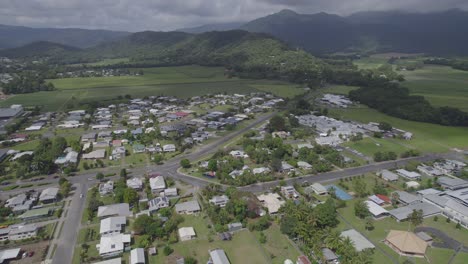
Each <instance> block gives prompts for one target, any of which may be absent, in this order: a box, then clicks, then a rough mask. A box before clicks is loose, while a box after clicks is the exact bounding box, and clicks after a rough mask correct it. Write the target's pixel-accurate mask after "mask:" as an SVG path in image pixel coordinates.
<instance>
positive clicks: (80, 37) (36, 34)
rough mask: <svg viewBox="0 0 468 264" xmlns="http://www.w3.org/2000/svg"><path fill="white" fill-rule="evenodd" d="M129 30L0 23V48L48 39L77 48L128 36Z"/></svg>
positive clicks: (14, 46)
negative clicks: (31, 26) (35, 26)
mask: <svg viewBox="0 0 468 264" xmlns="http://www.w3.org/2000/svg"><path fill="white" fill-rule="evenodd" d="M129 34H130V33H129V32H122V31H110V30H88V29H79V28H30V27H21V26H9V25H0V49H8V48H16V47H20V46H23V45H26V44H29V43H32V42H37V41H48V42H55V43H59V44H63V45H67V46H73V47H78V48H88V47H92V46H95V45H97V44H99V43H102V42H107V41H112V40H116V39H119V38H122V37H125V36H128V35H129Z"/></svg>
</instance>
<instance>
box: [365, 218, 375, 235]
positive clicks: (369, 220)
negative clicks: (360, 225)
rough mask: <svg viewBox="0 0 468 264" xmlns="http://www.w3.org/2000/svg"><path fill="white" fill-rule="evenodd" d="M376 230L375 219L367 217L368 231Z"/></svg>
mask: <svg viewBox="0 0 468 264" xmlns="http://www.w3.org/2000/svg"><path fill="white" fill-rule="evenodd" d="M373 229H374V219H373V218H372V217H369V216H368V217H366V230H369V231H370V230H373Z"/></svg>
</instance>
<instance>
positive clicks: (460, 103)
mask: <svg viewBox="0 0 468 264" xmlns="http://www.w3.org/2000/svg"><path fill="white" fill-rule="evenodd" d="M424 59H425V58H424V57H414V58H408V59H400V60H397V61H395V63H394V65H402V66H405V65H411V64H421V63H422V61H423V60H424ZM354 64H356V65H357V66H358V67H359V68H360V69H376V68H378V67H380V66H382V65H385V64H388V60H387V58H385V57H382V56H372V57H368V58H363V59H359V60H355V61H354ZM395 68H396V67H394V69H395ZM398 73H399V74H402V75H403V76H404V77H405V80H406V81H404V82H403V83H402V85H403V86H405V87H407V88H409V89H410V91H411V93H412V94H415V95H421V96H424V97H425V98H426V99H427V100H428V101H429V102H430V103H431V104H433V105H434V106H451V107H456V108H459V109H461V110H463V111H468V71H461V70H455V69H452V68H451V67H448V66H437V65H424V66H423V67H422V68H420V69H416V70H414V71H398Z"/></svg>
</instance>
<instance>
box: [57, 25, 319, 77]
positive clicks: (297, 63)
mask: <svg viewBox="0 0 468 264" xmlns="http://www.w3.org/2000/svg"><path fill="white" fill-rule="evenodd" d="M108 58H129V59H130V61H129V62H127V63H123V64H121V65H116V67H139V66H171V65H188V64H198V65H205V66H224V67H226V68H228V69H231V70H232V71H230V72H231V73H234V72H235V73H236V74H240V75H242V74H244V73H248V74H249V77H252V78H274V79H277V78H278V77H285V78H287V79H289V80H291V81H300V82H307V81H308V80H312V79H314V80H315V79H321V74H322V72H323V66H324V63H323V62H322V60H320V59H317V58H315V57H313V56H312V55H310V54H309V53H307V52H305V51H302V50H296V49H291V48H290V47H288V45H286V44H285V43H283V42H281V41H279V40H277V39H276V38H274V37H272V36H270V35H266V34H263V33H250V32H247V31H241V30H232V31H219V32H217V31H214V32H207V33H202V34H189V33H183V32H152V31H145V32H139V33H134V34H132V35H130V36H128V37H125V38H123V39H120V40H117V41H113V42H108V43H104V44H100V45H97V46H95V47H92V48H88V49H83V50H81V51H78V52H76V51H73V52H69V53H67V55H66V56H63V55H61V56H55V57H51V58H49V59H50V61H51V62H55V63H59V64H64V63H68V64H69V63H84V62H93V61H98V60H101V59H108Z"/></svg>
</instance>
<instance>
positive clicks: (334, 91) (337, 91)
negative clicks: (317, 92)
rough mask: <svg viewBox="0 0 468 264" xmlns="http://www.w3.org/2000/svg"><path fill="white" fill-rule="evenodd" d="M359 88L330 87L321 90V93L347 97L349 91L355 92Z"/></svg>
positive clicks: (345, 86)
mask: <svg viewBox="0 0 468 264" xmlns="http://www.w3.org/2000/svg"><path fill="white" fill-rule="evenodd" d="M357 88H359V87H356V86H347V85H330V86H327V87H325V88H324V89H323V90H321V91H322V92H323V93H332V94H343V95H348V94H349V92H350V91H352V90H355V89H357Z"/></svg>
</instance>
